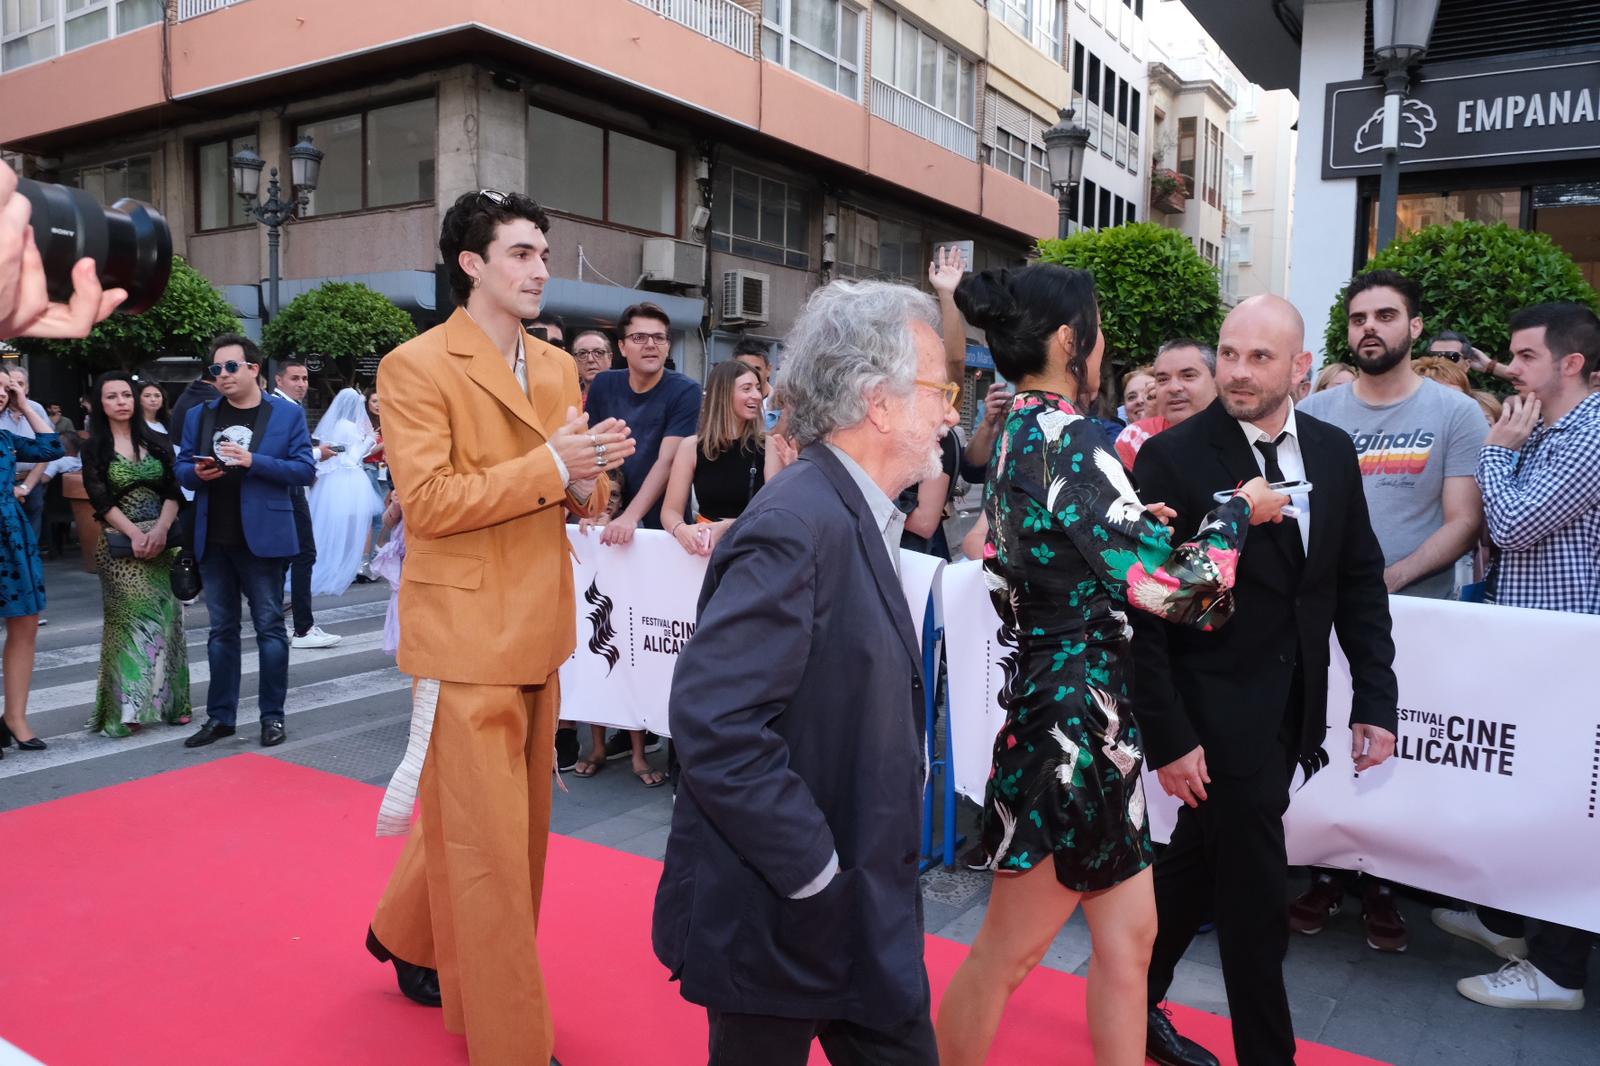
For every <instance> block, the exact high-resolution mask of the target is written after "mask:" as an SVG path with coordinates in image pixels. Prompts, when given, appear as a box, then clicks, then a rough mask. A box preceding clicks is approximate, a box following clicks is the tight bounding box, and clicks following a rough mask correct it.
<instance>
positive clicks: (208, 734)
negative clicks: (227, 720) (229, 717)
mask: <svg viewBox="0 0 1600 1066" xmlns="http://www.w3.org/2000/svg"><path fill="white" fill-rule="evenodd" d="M234 732H235V730H234V728H233V726H231V725H223V724H222V723H221V722H219V721H217V720H216V719H215V718H207V719H206V724H205V725H203V726H201V727H200V732H198V733H196V734H195V735H194V736H192V737H190V738H189V739H188V740H185V741H184V742H183V746H184V747H186V748H203V747H205V746H206V745H207V744H215V743H216V742H217V741H219V740H221V739H222V738H223V737H231V736H233V734H234Z"/></svg>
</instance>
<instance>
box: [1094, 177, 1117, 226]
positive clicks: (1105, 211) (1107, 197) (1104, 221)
mask: <svg viewBox="0 0 1600 1066" xmlns="http://www.w3.org/2000/svg"><path fill="white" fill-rule="evenodd" d="M1098 221H1099V225H1100V226H1101V227H1102V228H1103V227H1106V226H1110V225H1113V223H1112V221H1111V190H1110V189H1107V188H1105V187H1103V186H1102V187H1101V189H1100V214H1099V218H1098Z"/></svg>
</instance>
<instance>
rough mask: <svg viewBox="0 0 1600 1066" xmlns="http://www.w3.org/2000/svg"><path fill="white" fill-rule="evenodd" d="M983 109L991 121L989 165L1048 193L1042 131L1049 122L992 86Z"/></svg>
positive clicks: (1048, 126) (1046, 163)
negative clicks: (996, 90)
mask: <svg viewBox="0 0 1600 1066" xmlns="http://www.w3.org/2000/svg"><path fill="white" fill-rule="evenodd" d="M986 111H987V113H988V122H989V123H991V125H990V126H989V130H988V135H987V138H986V142H987V143H988V144H989V146H990V149H991V151H990V152H989V165H990V166H992V167H994V168H995V169H996V170H999V171H1003V172H1004V173H1006V174H1010V175H1011V176H1012V177H1013V178H1016V179H1017V180H1018V181H1025V182H1027V183H1028V184H1029V185H1032V186H1033V187H1034V188H1035V189H1038V190H1040V191H1042V192H1049V191H1050V163H1049V155H1048V153H1046V152H1045V149H1044V133H1045V130H1047V129H1049V128H1050V126H1051V125H1052V123H1050V122H1047V121H1045V120H1044V119H1042V118H1040V117H1039V116H1038V115H1035V114H1033V113H1032V112H1031V111H1029V110H1028V109H1027V108H1025V107H1023V106H1022V105H1021V104H1018V103H1016V102H1015V101H1013V100H1011V99H1010V98H1009V97H1006V96H1002V95H1001V94H1000V93H998V92H995V91H994V90H993V89H991V90H989V95H988V97H987V106H986Z"/></svg>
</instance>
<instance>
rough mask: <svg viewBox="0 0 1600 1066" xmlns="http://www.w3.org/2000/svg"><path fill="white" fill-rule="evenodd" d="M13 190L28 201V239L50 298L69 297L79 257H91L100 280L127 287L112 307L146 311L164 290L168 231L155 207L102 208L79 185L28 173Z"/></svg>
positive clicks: (125, 203)
mask: <svg viewBox="0 0 1600 1066" xmlns="http://www.w3.org/2000/svg"><path fill="white" fill-rule="evenodd" d="M17 191H18V192H20V193H21V194H22V195H24V196H26V197H27V198H28V200H29V201H30V202H31V203H32V204H33V219H32V223H31V224H32V226H33V241H34V244H36V245H38V247H39V257H40V258H41V259H42V260H44V272H45V279H46V282H47V287H48V290H49V293H50V299H52V300H55V301H66V300H68V299H69V298H71V296H72V267H73V264H75V263H76V262H77V261H78V260H80V259H83V258H85V257H88V258H90V259H93V260H94V262H95V267H96V269H97V273H98V274H99V276H100V284H101V285H103V286H105V287H106V288H108V289H111V288H118V289H126V290H127V292H128V298H127V299H126V300H124V301H123V303H122V305H121V306H120V307H118V308H117V310H118V311H121V312H123V313H125V314H130V315H136V314H138V313H139V312H141V311H148V310H149V309H150V308H151V307H152V306H153V305H154V304H155V302H156V301H157V300H159V299H161V294H162V293H164V292H166V291H167V279H168V278H169V277H171V275H172V230H171V228H170V227H168V225H167V220H166V219H165V218H163V217H162V216H161V212H159V211H157V210H156V209H155V208H153V207H151V206H150V205H149V204H142V203H140V202H139V201H137V200H128V199H122V200H118V201H117V202H116V203H114V204H112V205H111V206H110V207H103V206H101V204H100V202H99V201H98V200H96V199H95V198H94V197H93V196H91V195H89V194H88V193H87V192H84V191H83V190H82V189H76V188H73V187H72V186H70V185H50V184H47V183H45V182H41V181H33V180H31V179H29V178H22V179H20V180H19V181H18V182H17Z"/></svg>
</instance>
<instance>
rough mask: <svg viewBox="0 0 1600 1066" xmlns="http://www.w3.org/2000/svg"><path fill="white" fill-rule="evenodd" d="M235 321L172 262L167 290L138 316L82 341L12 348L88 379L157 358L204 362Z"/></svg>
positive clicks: (201, 281)
mask: <svg viewBox="0 0 1600 1066" xmlns="http://www.w3.org/2000/svg"><path fill="white" fill-rule="evenodd" d="M240 328H241V327H240V325H239V316H238V315H236V314H234V311H233V308H231V307H229V306H228V301H226V300H224V299H223V298H222V293H220V292H218V291H217V289H216V287H215V286H213V285H212V284H211V282H209V281H207V280H206V278H205V275H203V274H201V273H200V272H199V271H198V270H196V269H194V267H192V266H190V265H189V264H188V263H186V262H184V261H183V259H182V258H181V257H179V256H176V255H175V256H173V257H172V277H171V280H169V281H168V282H167V291H166V292H164V293H163V294H162V295H161V299H160V300H157V301H156V303H155V306H154V307H151V308H150V310H148V311H146V312H144V313H143V314H141V315H112V316H111V317H110V318H108V319H106V320H105V321H104V322H102V323H100V324H99V325H98V326H96V327H95V328H94V329H92V330H90V331H89V335H88V336H87V337H84V338H83V339H82V340H69V341H45V340H32V339H29V338H18V339H17V340H15V341H13V342H12V344H13V345H14V346H15V347H17V348H19V349H21V350H22V351H25V352H27V353H28V354H29V355H30V356H36V357H44V358H48V359H58V360H60V361H62V362H64V363H66V364H67V365H69V366H73V367H76V368H77V369H79V370H82V371H84V372H86V373H89V374H99V373H102V372H103V371H107V370H129V371H131V370H133V369H135V368H136V367H139V366H141V365H143V364H144V363H147V362H149V361H150V360H152V359H155V358H158V357H160V356H189V357H192V358H195V359H200V358H203V357H204V356H205V354H206V348H207V346H208V345H210V343H211V339H212V338H213V337H215V336H217V335H218V334H220V333H237V332H239V330H240Z"/></svg>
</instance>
